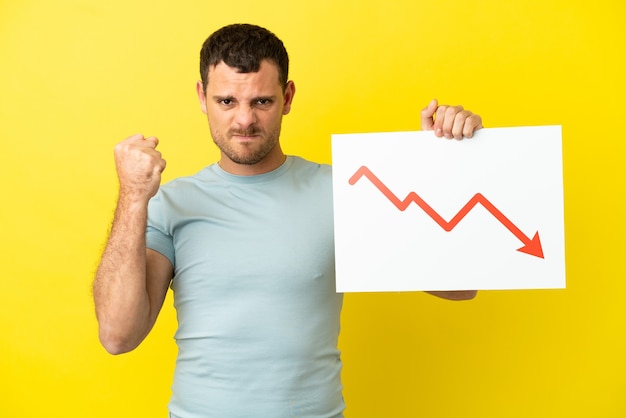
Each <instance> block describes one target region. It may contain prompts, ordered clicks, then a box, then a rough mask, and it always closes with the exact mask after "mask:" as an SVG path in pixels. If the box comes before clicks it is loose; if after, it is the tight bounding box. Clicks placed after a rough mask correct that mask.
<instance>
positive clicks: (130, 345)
mask: <svg viewBox="0 0 626 418" xmlns="http://www.w3.org/2000/svg"><path fill="white" fill-rule="evenodd" d="M98 337H99V339H100V344H102V347H104V349H105V350H106V351H107V352H108V353H109V354H112V355H116V356H117V355H120V354H124V353H128V352H130V351H133V350H134V349H135V348H137V346H138V345H139V343H137V342H135V341H133V340H132V339H130V338H127V337H123V336H120V335H117V334H115V333H113V332H107V331H106V330H104V329H103V328H102V327H101V328H100V331H99V335H98Z"/></svg>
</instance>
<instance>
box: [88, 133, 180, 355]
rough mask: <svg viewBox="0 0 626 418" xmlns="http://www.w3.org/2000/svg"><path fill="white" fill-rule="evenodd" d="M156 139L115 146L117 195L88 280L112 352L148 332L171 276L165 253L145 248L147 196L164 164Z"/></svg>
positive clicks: (106, 344) (103, 339)
mask: <svg viewBox="0 0 626 418" xmlns="http://www.w3.org/2000/svg"><path fill="white" fill-rule="evenodd" d="M157 143H158V141H157V139H156V138H146V139H144V138H143V136H141V135H134V136H132V137H130V138H128V139H126V140H125V141H124V142H122V143H120V144H118V145H117V146H116V147H115V161H116V166H117V172H118V177H119V181H120V194H119V199H118V203H117V208H116V210H115V216H114V219H113V226H112V227H111V233H110V235H109V239H108V242H107V245H106V247H105V250H104V252H103V254H102V259H101V261H100V265H99V266H98V270H97V272H96V277H95V280H94V283H93V294H94V302H95V306H96V317H97V319H98V326H99V336H100V341H101V343H102V345H103V346H104V347H105V348H106V349H107V351H109V352H110V353H112V354H120V353H124V352H127V351H130V350H133V349H134V348H135V347H137V346H138V345H139V344H140V343H141V341H143V339H144V338H145V337H146V335H148V332H150V329H152V326H153V325H154V323H155V321H156V318H157V315H158V313H159V311H160V309H161V306H162V305H163V300H164V299H165V295H166V294H167V288H168V285H169V282H170V280H171V278H172V275H173V267H172V265H171V263H170V262H169V260H168V259H167V258H166V257H165V256H163V255H161V254H159V253H157V252H155V251H151V250H146V241H145V232H146V222H147V215H148V201H149V200H150V198H151V197H152V196H154V194H155V193H156V191H157V190H158V187H159V184H160V180H161V172H162V171H163V169H164V168H165V161H164V160H163V159H162V158H161V155H160V153H159V152H158V151H156V145H157Z"/></svg>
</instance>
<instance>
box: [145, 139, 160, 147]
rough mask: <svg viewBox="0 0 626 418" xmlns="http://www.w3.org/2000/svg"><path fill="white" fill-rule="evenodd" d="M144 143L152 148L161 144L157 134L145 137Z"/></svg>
mask: <svg viewBox="0 0 626 418" xmlns="http://www.w3.org/2000/svg"><path fill="white" fill-rule="evenodd" d="M144 143H145V144H146V145H147V146H149V147H150V148H156V147H157V145H159V139H158V138H157V137H156V136H149V137H147V138H146V139H144Z"/></svg>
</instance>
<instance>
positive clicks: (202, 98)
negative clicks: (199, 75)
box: [196, 80, 207, 114]
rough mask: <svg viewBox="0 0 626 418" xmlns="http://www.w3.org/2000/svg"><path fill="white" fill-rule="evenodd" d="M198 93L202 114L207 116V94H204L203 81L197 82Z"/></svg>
mask: <svg viewBox="0 0 626 418" xmlns="http://www.w3.org/2000/svg"><path fill="white" fill-rule="evenodd" d="M196 93H198V100H199V101H200V108H201V109H202V112H203V113H204V114H206V112H207V109H206V93H205V92H204V87H203V86H202V81H200V80H198V81H197V82H196Z"/></svg>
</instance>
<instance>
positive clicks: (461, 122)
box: [452, 110, 472, 139]
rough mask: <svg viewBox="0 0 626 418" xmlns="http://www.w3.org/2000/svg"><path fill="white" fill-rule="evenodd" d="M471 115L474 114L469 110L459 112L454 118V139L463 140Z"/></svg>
mask: <svg viewBox="0 0 626 418" xmlns="http://www.w3.org/2000/svg"><path fill="white" fill-rule="evenodd" d="M471 115H472V112H470V111H468V110H463V111H462V112H459V113H457V114H456V115H455V116H454V124H453V126H452V136H453V137H454V139H463V135H464V133H465V126H466V125H467V123H468V119H469V117H470V116H471ZM468 138H469V137H468Z"/></svg>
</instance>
